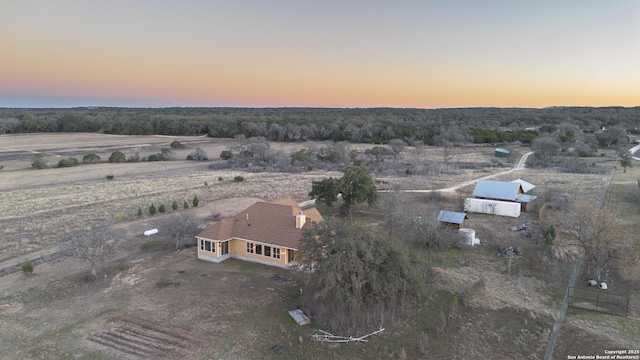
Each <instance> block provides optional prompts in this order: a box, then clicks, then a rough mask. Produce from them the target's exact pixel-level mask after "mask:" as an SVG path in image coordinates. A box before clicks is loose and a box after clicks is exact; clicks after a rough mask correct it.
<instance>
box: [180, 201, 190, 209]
mask: <svg viewBox="0 0 640 360" xmlns="http://www.w3.org/2000/svg"><path fill="white" fill-rule="evenodd" d="M182 208H183V209H188V208H189V204H188V203H187V200H185V201H184V204H182Z"/></svg>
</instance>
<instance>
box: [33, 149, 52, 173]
mask: <svg viewBox="0 0 640 360" xmlns="http://www.w3.org/2000/svg"><path fill="white" fill-rule="evenodd" d="M31 167H32V168H34V169H38V170H40V169H48V168H49V157H48V156H46V155H45V154H40V153H38V154H35V155H33V157H32V158H31Z"/></svg>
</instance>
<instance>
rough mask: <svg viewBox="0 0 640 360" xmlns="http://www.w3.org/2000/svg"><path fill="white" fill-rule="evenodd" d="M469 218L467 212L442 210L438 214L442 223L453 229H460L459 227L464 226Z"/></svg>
mask: <svg viewBox="0 0 640 360" xmlns="http://www.w3.org/2000/svg"><path fill="white" fill-rule="evenodd" d="M467 219H468V217H467V214H466V213H463V212H455V211H446V210H440V214H438V221H439V222H440V225H442V226H445V227H447V228H449V229H451V230H453V231H458V229H460V228H461V227H464V224H465V221H466V220H467Z"/></svg>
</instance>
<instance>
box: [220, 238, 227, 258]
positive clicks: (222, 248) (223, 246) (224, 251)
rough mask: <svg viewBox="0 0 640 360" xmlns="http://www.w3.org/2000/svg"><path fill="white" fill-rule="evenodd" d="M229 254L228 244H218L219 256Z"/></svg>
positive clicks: (224, 242)
mask: <svg viewBox="0 0 640 360" xmlns="http://www.w3.org/2000/svg"><path fill="white" fill-rule="evenodd" d="M228 253H229V242H228V241H223V242H221V243H220V255H226V254H228Z"/></svg>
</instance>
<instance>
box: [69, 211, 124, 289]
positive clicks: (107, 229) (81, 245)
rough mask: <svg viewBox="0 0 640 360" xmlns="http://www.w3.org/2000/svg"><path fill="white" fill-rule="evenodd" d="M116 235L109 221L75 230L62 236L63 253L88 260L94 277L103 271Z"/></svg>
mask: <svg viewBox="0 0 640 360" xmlns="http://www.w3.org/2000/svg"><path fill="white" fill-rule="evenodd" d="M117 237H118V235H117V233H116V232H115V231H114V229H113V227H112V226H111V224H110V223H108V222H105V223H102V224H98V225H96V226H93V227H92V228H91V230H88V231H86V230H81V231H76V232H74V233H72V234H71V235H69V236H68V237H66V238H64V239H63V241H64V243H63V253H64V254H65V255H66V256H70V257H74V258H78V259H82V260H86V261H88V262H89V266H90V270H91V275H92V276H93V277H96V276H98V275H101V274H102V273H103V271H104V263H105V261H107V260H108V259H109V258H110V257H111V256H112V255H113V253H114V250H115V244H116V240H117Z"/></svg>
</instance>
